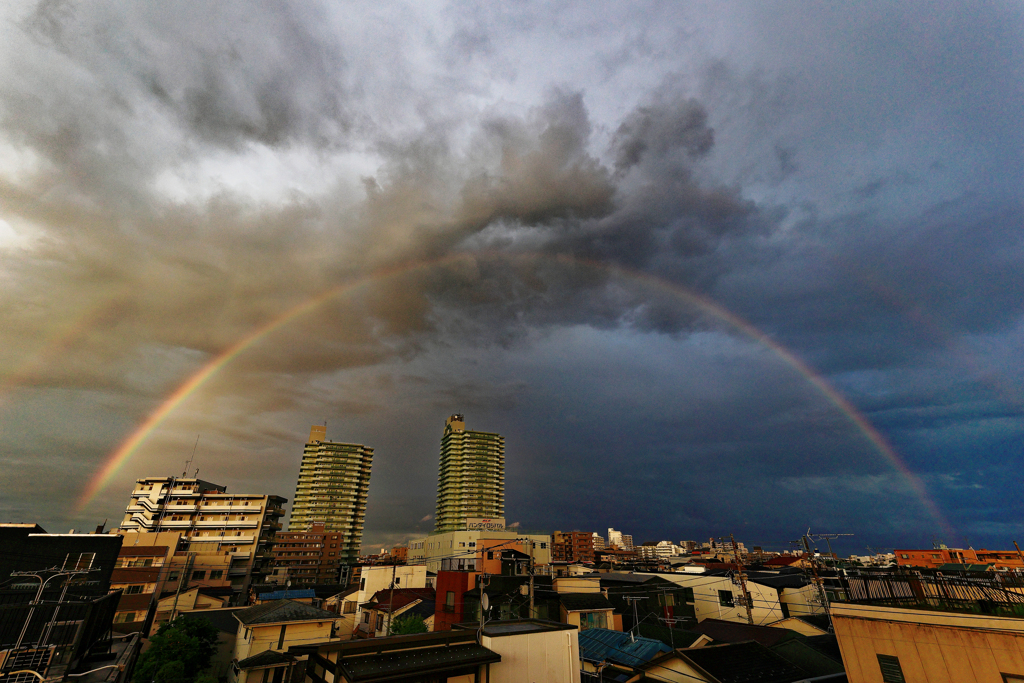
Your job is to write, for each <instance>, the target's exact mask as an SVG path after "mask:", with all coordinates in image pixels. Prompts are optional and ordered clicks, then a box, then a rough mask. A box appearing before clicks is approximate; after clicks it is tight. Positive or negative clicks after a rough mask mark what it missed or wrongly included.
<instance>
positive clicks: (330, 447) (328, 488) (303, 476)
mask: <svg viewBox="0 0 1024 683" xmlns="http://www.w3.org/2000/svg"><path fill="white" fill-rule="evenodd" d="M372 468H373V448H371V447H370V446H364V445H362V444H352V443H336V442H334V441H328V440H327V427H324V426H322V425H313V426H312V427H311V428H310V432H309V441H308V442H307V443H306V447H305V449H304V450H303V452H302V463H301V464H300V465H299V479H298V482H297V483H296V485H295V503H294V505H293V506H292V516H291V518H290V519H289V521H288V531H290V532H293V531H295V532H297V531H306V530H307V529H308V528H309V527H310V525H312V524H323V525H324V528H325V529H326V530H327V531H328V532H337V533H338V534H339V536H340V538H339V539H338V551H337V552H338V554H337V558H338V561H339V563H340V564H355V563H356V561H357V560H358V559H359V550H360V547H361V546H362V544H363V524H364V522H365V520H366V497H367V495H368V494H369V492H370V472H371V470H372Z"/></svg>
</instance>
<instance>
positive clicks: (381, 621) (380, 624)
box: [377, 614, 384, 631]
mask: <svg viewBox="0 0 1024 683" xmlns="http://www.w3.org/2000/svg"><path fill="white" fill-rule="evenodd" d="M383 628H384V615H383V614H378V615H377V630H378V631H380V630H381V629H383Z"/></svg>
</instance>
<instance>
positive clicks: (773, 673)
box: [679, 629, 807, 683]
mask: <svg viewBox="0 0 1024 683" xmlns="http://www.w3.org/2000/svg"><path fill="white" fill-rule="evenodd" d="M776 630H778V629H776ZM679 654H681V655H682V656H684V657H686V659H688V660H690V661H691V662H693V663H694V664H696V665H697V666H699V667H700V668H701V669H703V670H704V671H706V672H708V673H709V674H711V675H712V676H714V677H715V678H716V679H718V680H719V681H720V682H721V683H754V682H755V681H756V683H791V682H792V681H799V680H801V679H804V678H807V672H805V671H804V670H803V669H800V668H798V667H796V666H794V665H793V664H790V663H789V662H787V661H786V660H785V659H783V658H782V657H780V656H779V655H777V654H775V653H774V652H772V651H771V650H769V649H768V648H766V647H765V646H764V645H761V644H760V643H755V642H753V641H747V642H743V643H730V644H727V645H708V646H705V647H698V648H695V649H692V650H683V651H680V652H679Z"/></svg>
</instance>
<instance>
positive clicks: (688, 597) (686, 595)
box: [683, 588, 694, 602]
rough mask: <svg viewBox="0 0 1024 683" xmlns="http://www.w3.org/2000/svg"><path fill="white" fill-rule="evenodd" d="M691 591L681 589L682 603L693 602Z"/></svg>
mask: <svg viewBox="0 0 1024 683" xmlns="http://www.w3.org/2000/svg"><path fill="white" fill-rule="evenodd" d="M693 601H694V600H693V589H692V588H683V602H693Z"/></svg>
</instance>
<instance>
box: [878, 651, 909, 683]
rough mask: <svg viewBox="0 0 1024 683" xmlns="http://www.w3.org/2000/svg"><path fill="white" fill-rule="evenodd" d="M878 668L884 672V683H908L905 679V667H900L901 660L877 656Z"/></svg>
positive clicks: (889, 656)
mask: <svg viewBox="0 0 1024 683" xmlns="http://www.w3.org/2000/svg"><path fill="white" fill-rule="evenodd" d="M877 656H878V668H879V669H880V670H881V671H882V681H883V682H884V683H906V679H905V678H904V677H903V667H901V666H900V658H899V657H894V656H892V655H877Z"/></svg>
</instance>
